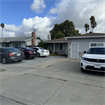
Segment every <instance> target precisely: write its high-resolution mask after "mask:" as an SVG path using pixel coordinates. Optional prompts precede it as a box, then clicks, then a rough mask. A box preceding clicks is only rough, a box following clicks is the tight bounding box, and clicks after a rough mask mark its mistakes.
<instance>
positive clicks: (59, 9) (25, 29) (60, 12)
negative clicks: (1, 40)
mask: <svg viewBox="0 0 105 105" xmlns="http://www.w3.org/2000/svg"><path fill="white" fill-rule="evenodd" d="M39 1H40V2H39ZM35 2H39V3H36V4H35ZM42 4H44V1H43V0H34V3H33V4H32V5H37V6H36V7H35V8H36V9H35V10H36V11H37V10H40V8H41V11H42V9H43V8H45V6H42ZM32 5H31V6H32ZM42 7H43V8H42ZM104 10H105V1H104V0H87V1H84V0H59V2H58V0H57V2H56V3H55V5H53V7H51V9H50V10H49V13H50V16H49V14H48V15H47V16H46V17H39V16H35V17H30V18H28V19H26V18H24V19H23V20H22V24H21V25H20V26H15V25H14V24H12V25H6V24H5V27H4V29H3V33H4V37H9V36H10V37H11V36H12V37H13V36H31V32H32V31H33V30H32V28H35V29H37V30H36V36H40V38H41V39H44V40H45V39H47V35H48V34H49V31H50V30H51V29H52V28H53V27H54V24H55V23H58V24H59V23H62V22H64V21H65V20H70V21H73V23H74V25H75V28H76V29H77V30H79V31H80V32H81V33H82V34H84V33H85V28H84V24H85V23H88V24H89V25H90V20H89V18H90V17H91V16H94V17H95V20H96V22H97V27H96V28H95V29H94V30H93V32H96V33H97V32H98V33H105V11H104ZM55 14H56V15H55ZM1 33H2V28H0V34H1Z"/></svg>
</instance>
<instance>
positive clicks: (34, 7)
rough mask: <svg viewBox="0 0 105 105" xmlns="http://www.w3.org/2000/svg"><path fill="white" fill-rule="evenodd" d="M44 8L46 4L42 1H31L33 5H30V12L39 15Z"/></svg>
mask: <svg viewBox="0 0 105 105" xmlns="http://www.w3.org/2000/svg"><path fill="white" fill-rule="evenodd" d="M44 8H46V4H45V3H44V1H43V0H33V4H32V5H31V9H32V10H34V11H35V12H37V13H41V12H42V11H43V9H44Z"/></svg>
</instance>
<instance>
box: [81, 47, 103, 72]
mask: <svg viewBox="0 0 105 105" xmlns="http://www.w3.org/2000/svg"><path fill="white" fill-rule="evenodd" d="M84 53H85V54H84V55H83V56H82V57H81V65H80V66H81V71H85V70H89V71H98V72H105V47H93V48H90V49H89V50H88V51H87V52H86V51H84Z"/></svg>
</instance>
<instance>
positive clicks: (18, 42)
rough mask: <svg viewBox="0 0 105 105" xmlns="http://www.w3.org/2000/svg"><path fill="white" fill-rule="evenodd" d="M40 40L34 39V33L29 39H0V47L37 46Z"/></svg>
mask: <svg viewBox="0 0 105 105" xmlns="http://www.w3.org/2000/svg"><path fill="white" fill-rule="evenodd" d="M41 41H42V40H41V39H40V38H39V37H35V32H32V36H31V37H3V38H0V47H18V46H23V47H25V46H37V45H38V43H39V42H41Z"/></svg>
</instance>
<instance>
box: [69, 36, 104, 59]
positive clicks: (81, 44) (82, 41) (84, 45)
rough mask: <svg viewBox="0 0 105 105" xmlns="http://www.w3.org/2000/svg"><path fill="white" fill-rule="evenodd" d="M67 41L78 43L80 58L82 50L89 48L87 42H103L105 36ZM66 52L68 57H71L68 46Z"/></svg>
mask: <svg viewBox="0 0 105 105" xmlns="http://www.w3.org/2000/svg"><path fill="white" fill-rule="evenodd" d="M68 41H69V44H70V43H79V51H78V55H79V58H81V56H82V55H83V51H87V50H88V49H89V43H90V42H104V43H105V38H86V39H71V40H68ZM68 53H69V58H71V55H70V53H71V48H70V46H69V47H68Z"/></svg>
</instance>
